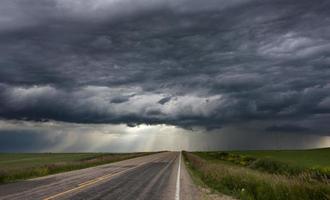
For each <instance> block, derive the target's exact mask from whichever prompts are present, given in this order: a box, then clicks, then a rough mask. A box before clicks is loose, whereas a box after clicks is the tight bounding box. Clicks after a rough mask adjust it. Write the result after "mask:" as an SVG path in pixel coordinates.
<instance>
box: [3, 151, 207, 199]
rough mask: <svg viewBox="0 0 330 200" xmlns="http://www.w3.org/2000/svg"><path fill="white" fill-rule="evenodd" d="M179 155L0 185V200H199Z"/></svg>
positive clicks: (108, 165) (149, 156)
mask: <svg viewBox="0 0 330 200" xmlns="http://www.w3.org/2000/svg"><path fill="white" fill-rule="evenodd" d="M181 159H182V156H181V153H179V152H164V153H158V154H153V155H148V156H143V157H139V158H134V159H129V160H125V161H121V162H116V163H111V164H106V165H100V166H97V167H93V168H87V169H82V170H76V171H71V172H66V173H61V174H56V175H51V176H47V177H42V178H36V179H31V180H27V181H21V182H16V183H9V184H5V185H0V199H1V200H5V199H6V200H7V199H8V200H15V199H17V200H20V199H21V200H38V199H40V200H57V199H75V200H76V199H87V200H88V199H109V200H117V199H118V200H133V199H146V200H150V199H152V200H158V199H159V200H171V199H173V200H194V199H196V200H198V199H200V198H199V196H198V192H197V189H196V188H195V186H194V184H193V183H192V181H191V178H190V177H189V174H188V172H187V170H186V168H185V165H184V162H183V161H181Z"/></svg>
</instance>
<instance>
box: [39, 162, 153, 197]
mask: <svg viewBox="0 0 330 200" xmlns="http://www.w3.org/2000/svg"><path fill="white" fill-rule="evenodd" d="M157 159H158V158H156V159H152V160H151V161H148V162H144V163H141V164H139V165H137V166H135V167H133V168H129V169H126V170H124V171H121V172H116V173H113V174H106V175H104V176H101V177H98V178H95V179H92V180H89V181H86V182H84V183H81V184H79V185H78V187H75V188H72V189H70V190H67V191H64V192H61V193H58V194H55V195H53V196H50V197H47V198H45V199H43V200H52V199H54V198H57V197H59V196H62V195H65V194H68V193H70V192H73V191H76V190H79V189H82V188H85V187H87V186H90V185H93V184H95V183H98V182H100V181H103V180H105V179H107V178H111V177H113V176H115V175H119V174H122V173H124V172H127V171H130V170H133V169H136V168H138V167H140V166H142V165H145V164H147V163H150V162H153V161H155V160H157Z"/></svg>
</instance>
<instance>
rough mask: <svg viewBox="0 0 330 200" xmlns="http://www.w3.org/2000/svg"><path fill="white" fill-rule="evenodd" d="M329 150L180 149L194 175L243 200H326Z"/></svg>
mask: <svg viewBox="0 0 330 200" xmlns="http://www.w3.org/2000/svg"><path fill="white" fill-rule="evenodd" d="M329 153H330V149H316V150H299V151H235V152H184V154H183V155H184V158H185V161H186V164H187V166H188V168H189V170H190V172H191V174H192V175H193V176H194V177H197V178H198V179H199V180H200V182H202V183H204V184H205V185H207V186H208V187H210V188H211V189H213V190H215V191H218V192H222V193H225V194H228V195H232V196H234V197H236V198H238V199H246V200H263V199H278V200H282V199H283V200H290V199H292V200H294V199H302V200H304V199H305V200H309V199H311V200H326V199H330V164H329V163H330V157H329V155H330V154H329Z"/></svg>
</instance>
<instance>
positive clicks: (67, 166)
mask: <svg viewBox="0 0 330 200" xmlns="http://www.w3.org/2000/svg"><path fill="white" fill-rule="evenodd" d="M149 154H151V153H123V154H110V153H40V154H38V153H22V154H21V153H0V183H8V182H13V181H18V180H24V179H29V178H34V177H40V176H46V175H50V174H55V173H60V172H65V171H71V170H77V169H83V168H88V167H93V166H97V165H101V164H107V163H111V162H116V161H121V160H125V159H130V158H135V157H139V156H144V155H149Z"/></svg>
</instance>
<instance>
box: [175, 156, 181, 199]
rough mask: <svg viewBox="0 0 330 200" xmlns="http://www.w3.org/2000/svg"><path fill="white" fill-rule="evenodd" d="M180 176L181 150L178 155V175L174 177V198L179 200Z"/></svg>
mask: <svg viewBox="0 0 330 200" xmlns="http://www.w3.org/2000/svg"><path fill="white" fill-rule="evenodd" d="M180 177H181V152H180V157H179V168H178V176H177V178H176V192H175V200H180Z"/></svg>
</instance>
